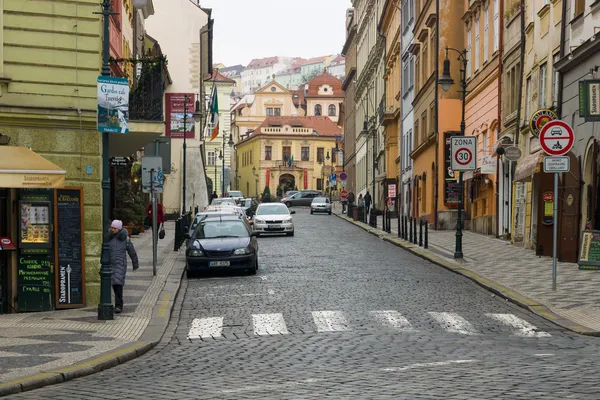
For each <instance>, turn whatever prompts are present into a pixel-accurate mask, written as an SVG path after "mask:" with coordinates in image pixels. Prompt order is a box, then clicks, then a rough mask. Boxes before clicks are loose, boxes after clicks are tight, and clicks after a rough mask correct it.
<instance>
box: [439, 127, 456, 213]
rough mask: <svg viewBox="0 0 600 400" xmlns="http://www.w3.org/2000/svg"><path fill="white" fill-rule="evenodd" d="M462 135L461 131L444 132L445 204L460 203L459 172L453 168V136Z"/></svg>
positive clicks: (454, 204) (450, 205)
mask: <svg viewBox="0 0 600 400" xmlns="http://www.w3.org/2000/svg"><path fill="white" fill-rule="evenodd" d="M453 136H460V132H444V171H443V173H444V204H446V205H447V206H449V207H452V206H456V205H458V200H459V197H460V196H459V195H460V188H459V186H458V172H454V171H453V170H452V148H451V147H452V145H451V139H450V138H451V137H453Z"/></svg>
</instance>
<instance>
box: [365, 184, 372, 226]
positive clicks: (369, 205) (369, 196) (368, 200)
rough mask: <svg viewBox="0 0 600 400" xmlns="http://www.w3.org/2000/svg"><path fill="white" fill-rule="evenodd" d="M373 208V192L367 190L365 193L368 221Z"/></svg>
mask: <svg viewBox="0 0 600 400" xmlns="http://www.w3.org/2000/svg"><path fill="white" fill-rule="evenodd" d="M370 208H371V193H369V191H368V190H367V193H365V221H367V217H366V216H368V215H369V209H370Z"/></svg>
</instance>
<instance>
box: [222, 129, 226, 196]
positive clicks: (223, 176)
mask: <svg viewBox="0 0 600 400" xmlns="http://www.w3.org/2000/svg"><path fill="white" fill-rule="evenodd" d="M222 161H223V166H222V167H221V197H223V196H224V195H225V132H223V160H222Z"/></svg>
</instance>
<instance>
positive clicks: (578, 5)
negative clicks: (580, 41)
mask: <svg viewBox="0 0 600 400" xmlns="http://www.w3.org/2000/svg"><path fill="white" fill-rule="evenodd" d="M583 10H585V0H575V10H574V12H573V18H575V17H577V16H579V15H580V14H583ZM532 12H533V11H532Z"/></svg>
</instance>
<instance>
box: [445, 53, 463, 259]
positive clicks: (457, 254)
mask: <svg viewBox="0 0 600 400" xmlns="http://www.w3.org/2000/svg"><path fill="white" fill-rule="evenodd" d="M450 50H452V51H454V52H456V53H458V61H459V62H460V63H461V64H462V65H461V69H460V90H459V92H460V93H461V94H462V114H461V120H460V134H461V136H465V103H466V98H467V93H468V91H467V66H468V63H469V60H468V59H467V50H466V49H465V50H462V51H460V50H456V49H453V48H449V47H446V59H445V60H444V69H443V72H442V76H441V78H440V79H439V80H438V82H439V83H440V85H442V90H443V91H444V92H448V91H449V90H450V87H451V86H452V85H453V84H454V79H452V77H451V76H450V60H449V59H448V51H450ZM458 190H459V195H458V215H457V217H456V244H455V248H454V258H463V251H462V236H463V234H462V210H463V202H464V191H463V173H462V171H459V172H458Z"/></svg>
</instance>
